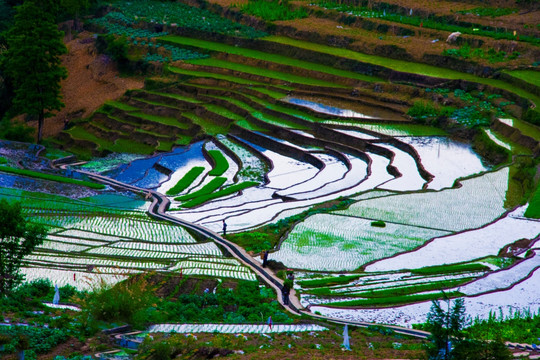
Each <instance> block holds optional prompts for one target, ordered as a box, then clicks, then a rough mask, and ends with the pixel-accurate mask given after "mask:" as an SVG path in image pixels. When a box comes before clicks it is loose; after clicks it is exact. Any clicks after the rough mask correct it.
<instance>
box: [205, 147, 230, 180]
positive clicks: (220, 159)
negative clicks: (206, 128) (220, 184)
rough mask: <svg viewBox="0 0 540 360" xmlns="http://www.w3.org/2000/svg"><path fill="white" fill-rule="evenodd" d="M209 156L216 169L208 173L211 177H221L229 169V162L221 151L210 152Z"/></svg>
mask: <svg viewBox="0 0 540 360" xmlns="http://www.w3.org/2000/svg"><path fill="white" fill-rule="evenodd" d="M208 155H210V157H211V158H212V160H213V161H214V164H215V166H214V168H213V169H212V170H211V171H210V172H209V173H208V175H210V176H221V175H223V173H224V172H225V171H227V169H228V168H229V162H228V161H227V159H226V158H225V156H223V153H222V152H221V151H219V150H208Z"/></svg>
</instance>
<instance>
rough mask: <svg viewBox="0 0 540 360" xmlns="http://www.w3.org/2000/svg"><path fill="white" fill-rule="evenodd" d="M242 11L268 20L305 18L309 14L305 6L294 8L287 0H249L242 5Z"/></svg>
mask: <svg viewBox="0 0 540 360" xmlns="http://www.w3.org/2000/svg"><path fill="white" fill-rule="evenodd" d="M242 11H243V12H245V13H246V14H250V15H255V16H258V17H260V18H262V19H264V20H267V21H278V20H294V19H303V18H306V17H307V16H308V13H307V11H306V10H305V9H304V8H297V9H292V8H291V6H290V5H289V2H288V1H287V0H249V1H248V3H247V4H246V5H244V6H242Z"/></svg>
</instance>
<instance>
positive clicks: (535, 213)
mask: <svg viewBox="0 0 540 360" xmlns="http://www.w3.org/2000/svg"><path fill="white" fill-rule="evenodd" d="M525 216H526V217H528V218H533V219H540V184H539V185H538V186H537V187H536V190H535V192H534V195H533V197H532V198H531V200H530V201H529V206H528V207H527V210H526V211H525Z"/></svg>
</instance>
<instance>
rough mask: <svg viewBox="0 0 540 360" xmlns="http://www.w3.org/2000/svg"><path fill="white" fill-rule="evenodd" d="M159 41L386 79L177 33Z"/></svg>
mask: <svg viewBox="0 0 540 360" xmlns="http://www.w3.org/2000/svg"><path fill="white" fill-rule="evenodd" d="M159 41H162V42H165V43H172V44H181V45H187V46H193V47H197V48H202V49H205V50H210V51H217V52H223V53H228V54H234V55H239V56H244V57H247V58H252V59H257V60H264V61H270V62H273V63H276V64H281V65H288V66H294V67H297V68H301V69H306V70H314V71H319V72H323V73H327V74H332V75H336V76H340V77H343V78H349V79H356V80H361V81H367V82H376V81H384V80H383V79H381V78H378V77H375V76H368V75H363V74H359V73H356V72H353V71H347V70H340V69H336V68H334V67H332V66H327V65H322V64H317V63H313V62H309V61H304V60H298V59H294V58H290V57H286V56H283V55H279V54H272V53H266V52H263V51H258V50H252V49H246V48H241V47H237V46H233V45H227V44H223V43H216V42H211V41H204V40H199V39H193V38H188V37H183V36H176V35H167V36H163V37H161V38H159ZM314 45H315V44H314ZM317 46H318V45H315V48H316V47H317ZM332 49H335V48H332ZM260 70H261V69H260V68H259V71H260Z"/></svg>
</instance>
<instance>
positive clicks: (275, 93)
mask: <svg viewBox="0 0 540 360" xmlns="http://www.w3.org/2000/svg"><path fill="white" fill-rule="evenodd" d="M253 90H257V91H258V92H260V93H262V94H265V95H268V96H271V97H272V98H274V99H276V100H277V99H281V98H284V97H285V96H287V94H286V93H282V92H278V91H275V90H270V89H266V88H260V87H257V88H253Z"/></svg>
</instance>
